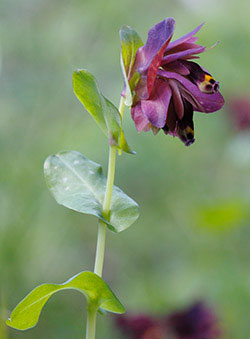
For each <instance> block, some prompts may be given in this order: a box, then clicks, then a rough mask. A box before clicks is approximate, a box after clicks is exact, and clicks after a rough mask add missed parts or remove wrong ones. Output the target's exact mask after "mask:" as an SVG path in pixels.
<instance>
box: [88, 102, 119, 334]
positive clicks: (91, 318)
mask: <svg viewBox="0 0 250 339" xmlns="http://www.w3.org/2000/svg"><path fill="white" fill-rule="evenodd" d="M124 108H125V104H124V99H123V97H122V98H121V101H120V105H119V112H120V114H121V121H122V119H123V113H124ZM115 161H116V146H109V164H108V178H107V186H106V192H105V196H104V202H103V212H102V213H103V216H104V218H105V219H107V220H108V219H109V217H110V206H111V198H112V192H113V186H114V179H115ZM106 229H107V226H106V224H105V223H104V222H103V221H102V220H99V224H98V235H97V245H96V256H95V268H94V273H95V274H97V275H99V276H100V277H101V276H102V270H103V261H104V251H105V240H106ZM95 328H96V310H88V320H87V334H86V339H94V338H95Z"/></svg>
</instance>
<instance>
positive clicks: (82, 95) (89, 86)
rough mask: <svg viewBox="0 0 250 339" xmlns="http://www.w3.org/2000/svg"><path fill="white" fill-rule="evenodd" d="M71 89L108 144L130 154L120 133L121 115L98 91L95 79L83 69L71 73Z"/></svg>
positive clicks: (122, 134)
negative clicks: (99, 128)
mask: <svg viewBox="0 0 250 339" xmlns="http://www.w3.org/2000/svg"><path fill="white" fill-rule="evenodd" d="M73 89H74V92H75V95H76V97H77V98H78V100H79V101H80V102H81V103H82V104H83V106H84V107H85V109H86V110H87V111H88V112H89V113H90V115H92V117H93V118H94V119H95V121H96V122H97V124H98V125H99V126H100V127H101V129H102V131H103V132H104V134H105V135H106V136H108V138H109V144H110V145H112V146H117V147H118V148H119V149H121V150H122V151H124V152H126V153H131V154H133V152H132V151H131V149H130V148H129V146H128V144H127V142H126V140H125V137H124V133H123V132H122V131H121V115H120V112H119V111H118V109H117V108H116V107H115V106H114V105H113V104H112V102H110V101H109V100H108V99H106V98H105V97H104V96H103V95H102V93H101V91H100V90H99V87H98V84H97V81H96V79H95V77H94V76H93V75H92V74H91V73H90V72H88V71H87V70H84V69H79V70H77V71H75V72H74V73H73ZM120 137H121V138H120Z"/></svg>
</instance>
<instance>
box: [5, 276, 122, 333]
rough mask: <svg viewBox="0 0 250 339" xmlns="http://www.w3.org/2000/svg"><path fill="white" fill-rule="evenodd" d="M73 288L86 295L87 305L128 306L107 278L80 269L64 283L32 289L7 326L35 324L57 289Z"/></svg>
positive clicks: (22, 327)
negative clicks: (116, 293)
mask: <svg viewBox="0 0 250 339" xmlns="http://www.w3.org/2000/svg"><path fill="white" fill-rule="evenodd" d="M66 289H73V290H77V291H79V292H81V293H83V295H84V296H85V297H86V300H87V307H89V308H92V309H95V310H98V308H101V309H103V310H105V311H109V312H113V313H124V312H125V308H124V306H123V305H122V304H121V303H120V301H119V300H118V299H117V297H116V296H115V295H114V293H113V292H112V291H111V289H110V288H109V286H108V285H107V284H106V283H105V281H104V280H103V279H102V278H100V277H99V276H98V275H96V274H95V273H92V272H88V271H85V272H81V273H79V274H77V275H75V276H74V277H72V278H70V279H69V280H68V281H66V282H65V283H63V284H42V285H40V286H38V287H36V288H35V289H34V290H33V291H31V292H30V293H29V294H28V295H27V296H26V297H25V298H24V299H23V300H22V301H21V302H20V303H19V304H18V305H17V306H16V308H15V309H14V311H13V312H12V313H11V316H10V318H9V319H8V320H7V321H6V323H7V325H8V326H10V327H13V328H16V329H18V330H27V329H29V328H32V327H34V326H35V325H36V324H37V323H38V320H39V316H40V313H41V311H42V309H43V306H44V305H45V304H46V302H47V300H48V299H49V298H50V297H51V296H52V295H53V294H55V293H56V292H59V291H62V290H66Z"/></svg>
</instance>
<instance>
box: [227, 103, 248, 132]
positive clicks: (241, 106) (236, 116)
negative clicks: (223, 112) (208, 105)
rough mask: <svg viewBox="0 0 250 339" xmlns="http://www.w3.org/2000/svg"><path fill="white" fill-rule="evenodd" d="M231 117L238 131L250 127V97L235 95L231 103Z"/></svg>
mask: <svg viewBox="0 0 250 339" xmlns="http://www.w3.org/2000/svg"><path fill="white" fill-rule="evenodd" d="M229 109H230V117H231V120H232V123H233V126H234V127H235V129H237V130H238V131H241V130H247V129H250V99H249V98H247V97H235V98H233V99H232V100H231V102H230V103H229Z"/></svg>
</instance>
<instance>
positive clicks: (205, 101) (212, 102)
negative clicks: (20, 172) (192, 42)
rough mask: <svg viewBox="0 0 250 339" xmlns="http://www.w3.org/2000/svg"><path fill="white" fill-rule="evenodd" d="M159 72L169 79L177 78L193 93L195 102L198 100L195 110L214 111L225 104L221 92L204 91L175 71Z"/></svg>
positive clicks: (190, 93) (188, 91)
mask: <svg viewBox="0 0 250 339" xmlns="http://www.w3.org/2000/svg"><path fill="white" fill-rule="evenodd" d="M158 74H159V75H161V76H163V77H165V78H168V79H175V80H177V81H178V82H179V83H180V84H181V85H182V86H183V87H184V89H186V90H187V93H188V94H189V95H191V97H192V98H193V100H194V102H195V101H196V102H197V104H195V105H194V103H192V105H193V106H194V110H195V111H200V112H205V113H212V112H215V111H218V110H219V109H221V108H222V106H223V105H224V99H223V96H222V95H221V94H220V93H219V92H216V93H212V94H210V93H209V94H207V93H203V92H201V91H200V90H199V88H198V87H197V86H196V85H194V84H193V83H192V82H191V81H189V80H188V79H186V78H184V77H183V76H181V75H179V74H177V73H174V72H167V71H164V70H159V71H158Z"/></svg>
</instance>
